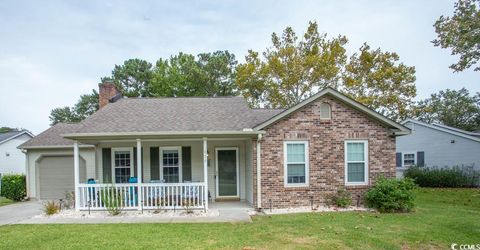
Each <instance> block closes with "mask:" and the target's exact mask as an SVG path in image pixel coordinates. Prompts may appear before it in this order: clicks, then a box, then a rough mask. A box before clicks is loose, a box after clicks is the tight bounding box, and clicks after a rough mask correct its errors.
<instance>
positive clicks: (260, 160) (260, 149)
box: [257, 134, 262, 209]
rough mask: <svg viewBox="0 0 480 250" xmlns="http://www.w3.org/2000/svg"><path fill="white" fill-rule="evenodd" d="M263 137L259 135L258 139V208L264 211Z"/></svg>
mask: <svg viewBox="0 0 480 250" xmlns="http://www.w3.org/2000/svg"><path fill="white" fill-rule="evenodd" d="M260 140H262V135H261V134H258V139H257V208H258V209H262V159H261V157H262V148H261V146H262V144H261V143H260Z"/></svg>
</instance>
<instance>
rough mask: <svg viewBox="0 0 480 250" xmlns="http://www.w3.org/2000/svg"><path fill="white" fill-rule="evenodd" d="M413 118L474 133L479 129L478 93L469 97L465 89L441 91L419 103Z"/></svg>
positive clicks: (479, 107)
mask: <svg viewBox="0 0 480 250" xmlns="http://www.w3.org/2000/svg"><path fill="white" fill-rule="evenodd" d="M415 117H416V118H417V119H418V120H421V121H424V122H427V123H434V122H436V123H441V124H445V125H448V126H452V127H456V128H460V129H464V130H468V131H475V130H478V129H480V93H477V94H476V95H473V96H470V93H469V91H468V90H467V89H465V88H462V89H460V90H458V91H457V90H450V89H446V90H442V91H440V92H438V93H434V94H432V95H430V98H427V99H425V100H422V101H420V102H419V103H418V104H417V107H416V110H415Z"/></svg>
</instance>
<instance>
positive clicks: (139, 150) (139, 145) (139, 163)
mask: <svg viewBox="0 0 480 250" xmlns="http://www.w3.org/2000/svg"><path fill="white" fill-rule="evenodd" d="M142 157H143V155H142V141H141V140H140V139H137V181H138V210H142V206H143V195H142Z"/></svg>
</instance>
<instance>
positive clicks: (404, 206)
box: [365, 177, 416, 213]
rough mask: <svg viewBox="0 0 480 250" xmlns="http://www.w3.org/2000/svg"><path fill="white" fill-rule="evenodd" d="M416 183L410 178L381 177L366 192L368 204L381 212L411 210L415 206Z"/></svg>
mask: <svg viewBox="0 0 480 250" xmlns="http://www.w3.org/2000/svg"><path fill="white" fill-rule="evenodd" d="M415 187H416V185H415V183H414V181H413V180H412V179H410V178H404V179H402V180H397V179H386V178H383V177H382V178H380V179H379V180H378V181H377V183H375V185H374V186H373V187H371V188H369V189H368V191H367V192H366V194H365V201H366V203H367V206H368V207H370V208H375V209H377V210H378V211H379V212H381V213H395V212H410V211H411V210H412V209H413V208H414V207H415V194H414V190H415Z"/></svg>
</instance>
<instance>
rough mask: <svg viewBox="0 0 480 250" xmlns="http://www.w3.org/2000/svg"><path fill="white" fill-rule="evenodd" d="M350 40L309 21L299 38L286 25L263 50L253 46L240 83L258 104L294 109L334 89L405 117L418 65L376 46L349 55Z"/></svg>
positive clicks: (396, 116) (240, 73)
mask: <svg viewBox="0 0 480 250" xmlns="http://www.w3.org/2000/svg"><path fill="white" fill-rule="evenodd" d="M346 44H347V39H346V37H344V36H338V37H335V38H332V39H327V34H325V33H319V31H318V25H317V23H316V22H310V23H309V26H308V29H307V31H306V32H305V34H304V35H303V36H302V37H301V38H299V37H298V36H297V35H296V33H295V32H294V31H293V29H292V28H290V27H287V28H286V29H285V30H284V31H283V34H282V35H281V36H279V35H277V34H276V33H273V34H272V46H271V47H269V48H267V49H266V50H265V51H264V52H263V53H261V54H260V53H258V52H255V51H252V50H250V51H249V52H248V55H247V56H246V57H245V59H246V62H245V63H243V64H240V65H239V66H238V68H237V85H238V87H239V89H240V91H241V93H242V94H243V95H244V97H245V98H246V99H247V101H248V102H249V103H250V104H251V105H252V106H254V107H259V106H265V107H275V108H278V107H282V108H286V107H290V106H292V105H294V104H296V103H298V102H300V101H302V100H304V99H305V98H307V97H308V96H310V95H312V93H313V92H315V91H318V89H322V88H325V87H333V88H336V89H339V90H341V91H342V92H344V93H346V94H347V95H350V96H351V97H352V98H354V99H356V100H358V101H359V102H362V103H363V104H365V105H367V106H369V107H370V108H372V109H376V110H377V111H378V112H380V113H382V114H384V115H387V116H389V117H390V118H392V119H394V120H401V119H404V118H405V117H406V116H407V114H408V112H409V110H410V108H411V104H412V103H413V98H414V97H415V96H416V87H415V68H414V67H409V66H406V65H404V64H403V63H400V62H399V56H398V55H397V54H396V53H391V52H382V51H381V50H380V49H375V50H372V49H370V47H369V46H368V45H367V44H364V45H363V46H362V47H361V48H360V51H359V53H355V54H353V55H351V56H350V57H348V56H347V54H346V49H345V46H346Z"/></svg>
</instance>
